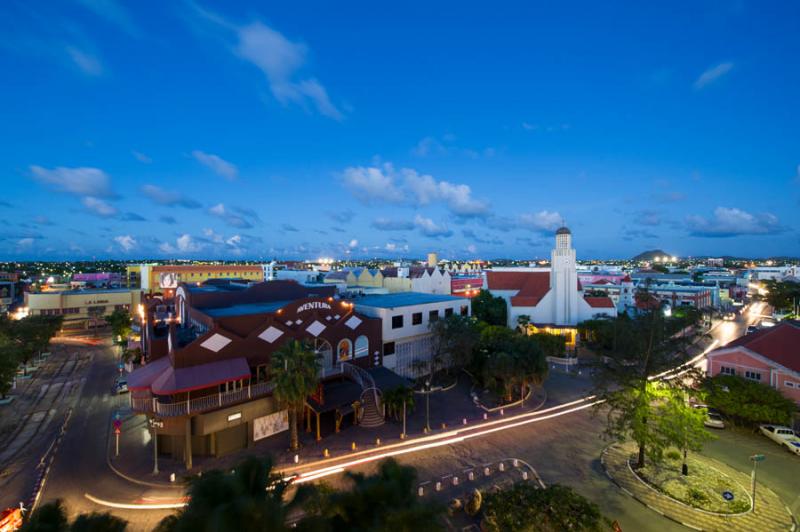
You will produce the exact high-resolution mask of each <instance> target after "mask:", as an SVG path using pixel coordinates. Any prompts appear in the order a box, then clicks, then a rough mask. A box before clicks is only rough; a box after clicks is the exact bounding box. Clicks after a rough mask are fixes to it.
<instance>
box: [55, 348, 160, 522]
mask: <svg viewBox="0 0 800 532" xmlns="http://www.w3.org/2000/svg"><path fill="white" fill-rule="evenodd" d="M116 372H117V369H116V357H115V356H114V354H113V353H112V350H111V349H110V348H109V347H105V348H103V349H99V350H98V351H97V354H96V356H95V360H94V364H93V365H92V367H91V369H90V371H89V374H88V376H87V377H88V378H87V381H86V384H85V386H84V388H83V393H82V395H81V398H80V401H79V403H78V405H77V407H76V408H75V410H74V412H73V416H72V418H71V420H70V422H69V426H68V430H67V433H66V435H65V437H64V439H63V441H62V442H61V445H60V447H59V449H58V453H57V456H56V459H55V461H54V463H53V467H52V469H51V471H50V474H49V476H48V477H47V479H46V481H45V485H44V489H43V492H42V497H41V500H42V502H47V501H50V500H54V499H59V498H60V499H62V500H63V501H64V502H65V504H66V506H67V508H68V510H69V511H70V513H71V514H73V515H75V514H77V513H82V512H91V511H104V510H107V508H103V507H101V506H99V505H96V504H94V503H93V502H91V501H89V500H88V499H86V498H85V496H84V494H85V493H86V492H90V493H92V494H93V495H95V496H98V497H104V498H111V499H113V500H123V501H132V502H133V501H140V502H158V501H163V500H174V499H175V497H176V490H163V489H153V488H150V487H147V486H142V485H139V484H134V483H131V482H128V481H126V480H124V479H122V478H120V477H118V476H117V475H116V474H114V473H113V472H112V471H111V470H110V469H109V467H108V465H107V463H106V456H107V455H106V450H107V444H108V439H107V437H108V434H109V429H110V425H111V416H112V413H113V412H114V411H115V410H117V409H119V408H125V407H126V406H127V398H126V397H124V396H114V395H111V394H110V389H111V383H112V382H113V379H114V377H115V374H116ZM113 513H114V514H116V515H119V516H120V517H123V518H124V519H127V520H128V521H130V523H131V527H130V528H129V529H130V530H150V529H152V528H153V526H154V525H155V524H156V523H157V522H158V521H159V520H160V519H161V518H163V517H164V516H165V515H167V513H168V512H166V511H156V510H147V511H143V510H117V509H115V510H114V511H113Z"/></svg>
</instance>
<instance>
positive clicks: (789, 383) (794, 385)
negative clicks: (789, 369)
mask: <svg viewBox="0 0 800 532" xmlns="http://www.w3.org/2000/svg"><path fill="white" fill-rule="evenodd" d="M783 384H784V386H786V387H787V388H800V384H797V383H796V382H792V381H783Z"/></svg>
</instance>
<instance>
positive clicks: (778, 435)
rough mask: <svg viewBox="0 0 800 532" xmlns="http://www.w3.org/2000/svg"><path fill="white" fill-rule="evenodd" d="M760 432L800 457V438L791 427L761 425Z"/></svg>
mask: <svg viewBox="0 0 800 532" xmlns="http://www.w3.org/2000/svg"><path fill="white" fill-rule="evenodd" d="M758 430H759V431H760V432H761V434H763V435H764V436H766V437H767V438H769V439H771V440H772V441H774V442H775V443H777V444H779V445H781V446H782V447H784V448H785V449H786V450H787V451H789V452H792V453H794V454H797V455H800V437H798V436H797V434H795V432H794V431H793V430H792V429H790V428H789V427H784V426H781V425H759V427H758Z"/></svg>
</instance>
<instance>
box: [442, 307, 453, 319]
mask: <svg viewBox="0 0 800 532" xmlns="http://www.w3.org/2000/svg"><path fill="white" fill-rule="evenodd" d="M452 315H453V309H452V308H446V309H444V317H445V318H449V317H450V316H452Z"/></svg>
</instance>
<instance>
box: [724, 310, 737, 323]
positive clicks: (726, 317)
mask: <svg viewBox="0 0 800 532" xmlns="http://www.w3.org/2000/svg"><path fill="white" fill-rule="evenodd" d="M722 319H723V320H725V321H733V320H735V319H736V313H735V312H726V313H725V314H723V315H722Z"/></svg>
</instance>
